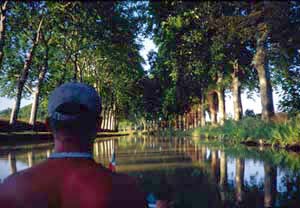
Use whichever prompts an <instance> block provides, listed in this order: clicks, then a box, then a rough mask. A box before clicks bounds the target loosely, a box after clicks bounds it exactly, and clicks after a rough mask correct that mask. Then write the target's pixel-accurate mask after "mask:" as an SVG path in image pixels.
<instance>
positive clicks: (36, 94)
mask: <svg viewBox="0 0 300 208" xmlns="http://www.w3.org/2000/svg"><path fill="white" fill-rule="evenodd" d="M48 52H49V48H48V46H46V49H45V57H44V66H43V67H42V68H41V69H40V73H39V78H38V83H37V86H36V91H35V92H34V97H33V103H32V107H31V113H30V120H29V124H31V125H33V126H35V122H36V117H37V111H38V107H39V96H40V90H41V87H42V84H43V81H44V78H45V75H46V73H47V71H48Z"/></svg>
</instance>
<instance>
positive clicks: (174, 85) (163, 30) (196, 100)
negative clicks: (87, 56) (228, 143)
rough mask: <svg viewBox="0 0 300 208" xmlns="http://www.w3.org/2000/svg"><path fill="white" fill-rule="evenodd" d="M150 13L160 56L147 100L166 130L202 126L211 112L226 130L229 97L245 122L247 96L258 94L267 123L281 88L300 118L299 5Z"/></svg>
mask: <svg viewBox="0 0 300 208" xmlns="http://www.w3.org/2000/svg"><path fill="white" fill-rule="evenodd" d="M149 13H150V14H151V17H152V18H151V19H150V23H149V27H150V29H151V30H152V32H153V37H154V40H155V43H156V44H157V45H158V52H154V51H153V52H152V53H151V54H150V55H149V60H150V63H151V77H150V78H148V79H147V81H146V83H147V84H148V85H149V86H150V87H148V88H145V89H146V90H147V89H149V88H150V89H151V90H150V91H148V93H147V94H146V96H145V98H146V99H147V102H146V103H147V104H148V106H147V107H148V108H147V110H148V112H151V115H152V116H153V117H152V118H153V120H159V118H162V119H163V120H164V122H163V124H162V126H171V125H172V126H173V127H176V128H183V129H187V128H189V127H195V126H197V125H201V126H203V125H205V111H207V110H208V112H209V114H210V120H211V123H212V124H216V123H217V122H219V123H220V124H221V125H222V124H223V123H224V120H225V92H229V91H231V93H232V97H233V106H234V115H233V118H234V120H236V121H238V120H240V119H241V118H242V112H243V108H242V102H241V92H243V91H244V92H247V93H248V94H249V92H250V93H251V92H253V91H255V90H257V91H258V90H259V92H260V97H261V106H262V113H261V117H262V119H263V120H265V121H267V122H268V121H269V120H270V119H271V118H272V116H273V115H274V104H273V97H272V91H273V90H272V87H274V86H276V87H279V88H282V95H281V96H282V100H281V103H280V104H281V109H282V110H284V111H290V112H292V111H294V112H299V109H300V105H299V102H300V69H299V68H300V63H299V60H300V59H299V58H300V56H299V53H300V51H299V48H300V39H299V37H300V36H299V35H300V27H299V23H300V4H299V2H296V1H260V2H253V1H252V2H184V1H163V2H156V1H150V4H149ZM153 92H154V93H153ZM217 112H218V114H219V119H217Z"/></svg>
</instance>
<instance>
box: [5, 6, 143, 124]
mask: <svg viewBox="0 0 300 208" xmlns="http://www.w3.org/2000/svg"><path fill="white" fill-rule="evenodd" d="M144 5H145V3H144V2H140V3H134V4H133V3H132V2H128V1H127V2H126V1H120V2H112V1H109V2H51V1H30V2H18V1H17V2H14V1H2V2H1V19H0V20H1V22H0V23H1V25H0V66H1V70H0V74H1V79H0V85H1V90H0V91H1V93H2V96H7V97H9V98H14V99H15V104H14V106H13V108H12V110H11V116H10V124H11V125H14V124H16V121H17V119H18V115H19V111H20V102H21V99H22V98H28V97H30V96H33V104H32V108H31V115H30V119H29V123H30V124H32V125H34V124H35V123H36V120H37V115H38V114H37V112H39V114H46V113H45V112H47V111H46V109H47V108H46V106H47V99H48V96H49V92H51V91H52V90H53V89H54V88H55V87H56V86H58V85H60V84H62V83H64V82H68V81H77V82H84V83H88V84H90V85H92V86H94V87H95V88H96V89H97V91H98V92H99V94H101V96H102V105H103V106H102V107H103V108H102V109H103V111H102V113H103V115H102V117H103V118H104V119H103V122H102V128H105V129H115V128H116V127H117V118H118V119H121V118H124V117H127V116H128V115H129V114H133V113H132V112H131V111H132V110H134V108H133V107H132V106H136V105H138V103H139V100H140V97H141V96H140V95H141V93H142V90H141V89H139V88H136V83H137V82H138V81H139V80H140V79H141V78H142V77H143V76H144V71H143V68H142V63H143V59H142V57H141V56H140V55H139V50H140V49H141V46H142V45H141V41H140V39H139V37H138V35H139V34H140V31H141V28H142V26H143V25H142V21H140V19H141V18H142V16H140V14H144V12H140V11H141V10H142V9H143V8H144ZM133 11H134V12H133ZM28 117H29V115H28Z"/></svg>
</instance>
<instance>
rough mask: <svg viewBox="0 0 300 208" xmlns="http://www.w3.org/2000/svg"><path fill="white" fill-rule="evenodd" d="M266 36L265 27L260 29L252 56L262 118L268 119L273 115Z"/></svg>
mask: <svg viewBox="0 0 300 208" xmlns="http://www.w3.org/2000/svg"><path fill="white" fill-rule="evenodd" d="M267 37H268V31H267V29H264V31H261V32H260V34H259V37H258V39H257V43H256V44H257V45H256V53H255V55H254V57H253V64H254V67H255V68H256V70H257V73H258V79H259V88H260V98H261V106H262V112H261V115H262V120H264V121H269V120H270V118H271V117H272V116H273V115H274V104H273V95H272V86H271V80H270V71H269V67H268V62H267V57H266V56H267V49H266V42H267Z"/></svg>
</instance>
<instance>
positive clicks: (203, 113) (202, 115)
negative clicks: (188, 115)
mask: <svg viewBox="0 0 300 208" xmlns="http://www.w3.org/2000/svg"><path fill="white" fill-rule="evenodd" d="M204 102H205V99H204V96H202V97H201V100H200V119H201V126H202V127H204V126H205V108H204Z"/></svg>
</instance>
